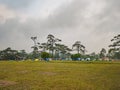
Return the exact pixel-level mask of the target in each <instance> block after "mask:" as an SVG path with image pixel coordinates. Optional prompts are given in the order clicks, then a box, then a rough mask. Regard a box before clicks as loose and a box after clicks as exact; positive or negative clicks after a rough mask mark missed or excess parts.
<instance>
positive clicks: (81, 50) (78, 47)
mask: <svg viewBox="0 0 120 90" xmlns="http://www.w3.org/2000/svg"><path fill="white" fill-rule="evenodd" d="M72 48H73V50H74V48H76V49H75V50H76V51H77V53H78V54H79V53H81V54H85V46H84V45H82V44H81V42H80V41H76V42H75V43H74V44H73V46H72Z"/></svg>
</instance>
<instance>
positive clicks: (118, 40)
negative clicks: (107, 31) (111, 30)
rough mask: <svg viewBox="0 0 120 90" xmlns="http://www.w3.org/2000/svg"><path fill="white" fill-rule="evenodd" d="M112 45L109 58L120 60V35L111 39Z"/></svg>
mask: <svg viewBox="0 0 120 90" xmlns="http://www.w3.org/2000/svg"><path fill="white" fill-rule="evenodd" d="M111 42H112V44H111V45H109V47H110V49H109V51H108V56H109V58H111V59H120V34H118V35H116V36H114V38H113V39H111Z"/></svg>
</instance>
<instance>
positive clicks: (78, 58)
mask: <svg viewBox="0 0 120 90" xmlns="http://www.w3.org/2000/svg"><path fill="white" fill-rule="evenodd" d="M71 58H72V60H80V58H81V54H73V55H71Z"/></svg>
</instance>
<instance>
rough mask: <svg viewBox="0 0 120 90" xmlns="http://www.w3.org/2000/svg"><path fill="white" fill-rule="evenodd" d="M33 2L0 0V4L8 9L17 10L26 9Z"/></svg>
mask: <svg viewBox="0 0 120 90" xmlns="http://www.w3.org/2000/svg"><path fill="white" fill-rule="evenodd" d="M33 1H34V0H0V3H2V4H5V5H7V6H8V7H11V8H14V9H17V8H24V7H27V6H28V5H29V4H30V3H32V2H33Z"/></svg>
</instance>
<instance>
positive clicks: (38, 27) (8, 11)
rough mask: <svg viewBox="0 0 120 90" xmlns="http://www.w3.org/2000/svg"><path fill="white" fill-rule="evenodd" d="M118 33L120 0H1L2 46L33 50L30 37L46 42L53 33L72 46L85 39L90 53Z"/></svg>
mask: <svg viewBox="0 0 120 90" xmlns="http://www.w3.org/2000/svg"><path fill="white" fill-rule="evenodd" d="M118 33H120V0H0V50H3V49H5V48H7V47H11V48H12V49H17V50H22V49H25V50H27V51H28V52H30V51H32V49H31V46H32V45H33V42H32V40H31V39H30V37H32V36H37V37H38V41H39V42H40V43H42V42H46V41H47V40H46V37H47V35H48V34H53V35H54V36H55V37H57V38H60V39H62V41H63V42H62V43H64V44H66V45H68V46H69V47H70V48H71V46H72V44H73V43H74V42H75V41H81V42H82V44H83V45H85V46H86V49H87V51H88V52H89V53H92V52H99V51H100V50H101V48H106V49H108V45H109V44H110V43H111V42H110V39H111V38H112V37H113V36H114V35H117V34H118Z"/></svg>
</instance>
